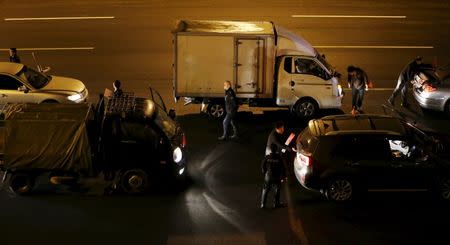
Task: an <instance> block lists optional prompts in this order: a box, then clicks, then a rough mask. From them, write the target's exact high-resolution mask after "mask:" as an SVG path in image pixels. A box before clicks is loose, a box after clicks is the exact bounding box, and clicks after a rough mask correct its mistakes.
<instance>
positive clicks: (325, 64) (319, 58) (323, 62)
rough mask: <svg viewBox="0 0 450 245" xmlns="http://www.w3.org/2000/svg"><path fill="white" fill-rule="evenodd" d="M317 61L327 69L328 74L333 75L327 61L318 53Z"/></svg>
mask: <svg viewBox="0 0 450 245" xmlns="http://www.w3.org/2000/svg"><path fill="white" fill-rule="evenodd" d="M317 59H318V60H319V61H320V63H322V64H323V65H324V66H325V67H326V68H327V70H328V71H329V72H330V73H333V71H334V69H333V67H332V66H331V65H330V64H329V63H328V61H327V60H326V59H325V58H324V57H323V56H322V55H321V54H319V53H318V54H317Z"/></svg>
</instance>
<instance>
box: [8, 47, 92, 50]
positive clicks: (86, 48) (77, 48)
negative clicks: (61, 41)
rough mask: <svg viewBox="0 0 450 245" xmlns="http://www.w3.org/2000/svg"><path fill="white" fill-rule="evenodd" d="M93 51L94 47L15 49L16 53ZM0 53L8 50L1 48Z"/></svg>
mask: <svg viewBox="0 0 450 245" xmlns="http://www.w3.org/2000/svg"><path fill="white" fill-rule="evenodd" d="M94 49H95V47H59V48H17V51H76V50H94ZM0 51H9V48H1V49H0Z"/></svg>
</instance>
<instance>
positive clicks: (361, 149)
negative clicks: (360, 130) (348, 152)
mask: <svg viewBox="0 0 450 245" xmlns="http://www.w3.org/2000/svg"><path fill="white" fill-rule="evenodd" d="M352 147H353V149H352V151H353V153H354V157H355V160H387V158H388V149H387V148H386V147H385V144H384V141H383V138H380V137H378V136H373V135H367V136H358V137H355V138H353V142H352Z"/></svg>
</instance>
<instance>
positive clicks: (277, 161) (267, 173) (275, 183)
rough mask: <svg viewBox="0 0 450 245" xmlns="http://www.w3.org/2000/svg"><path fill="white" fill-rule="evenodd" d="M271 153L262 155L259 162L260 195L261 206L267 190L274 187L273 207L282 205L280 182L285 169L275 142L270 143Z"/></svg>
mask: <svg viewBox="0 0 450 245" xmlns="http://www.w3.org/2000/svg"><path fill="white" fill-rule="evenodd" d="M270 150H271V152H272V153H270V154H269V155H267V156H265V157H264V160H263V162H262V164H261V170H262V173H263V175H264V186H263V190H262V195H261V206H260V207H261V208H265V207H266V201H267V195H268V193H269V191H270V190H271V189H272V188H274V189H275V195H274V207H275V208H278V207H284V206H285V205H284V204H283V203H281V202H280V193H281V183H282V182H283V181H284V180H285V178H286V169H285V167H284V162H283V159H282V158H281V156H280V154H278V153H277V152H278V147H277V145H276V144H272V145H270Z"/></svg>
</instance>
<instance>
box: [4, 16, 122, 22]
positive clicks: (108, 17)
mask: <svg viewBox="0 0 450 245" xmlns="http://www.w3.org/2000/svg"><path fill="white" fill-rule="evenodd" d="M114 18H116V17H115V16H71V17H30V18H4V20H5V21H40V20H103V19H114Z"/></svg>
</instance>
